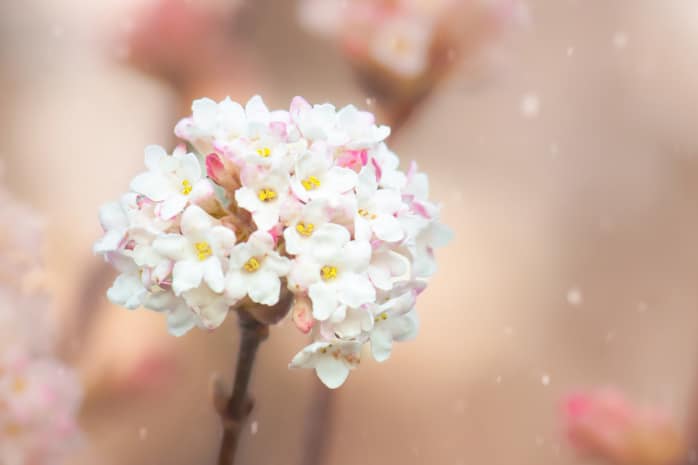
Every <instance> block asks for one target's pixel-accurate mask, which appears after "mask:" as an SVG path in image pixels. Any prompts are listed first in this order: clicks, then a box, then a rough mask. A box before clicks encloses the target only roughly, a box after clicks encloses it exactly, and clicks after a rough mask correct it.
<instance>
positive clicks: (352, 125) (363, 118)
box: [337, 105, 390, 149]
mask: <svg viewBox="0 0 698 465" xmlns="http://www.w3.org/2000/svg"><path fill="white" fill-rule="evenodd" d="M375 123H376V119H375V117H374V116H373V113H369V112H367V111H360V110H358V109H357V108H356V107H355V106H354V105H347V106H346V107H344V108H342V109H341V110H339V111H338V112H337V125H338V126H339V128H340V130H341V131H342V133H343V134H344V137H345V138H346V140H347V142H345V143H344V145H345V146H346V147H347V148H349V149H364V148H368V147H372V146H374V145H375V144H378V143H380V142H382V141H383V140H385V138H387V137H388V136H389V135H390V128H389V127H388V126H376V124H375Z"/></svg>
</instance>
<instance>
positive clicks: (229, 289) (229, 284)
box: [225, 270, 247, 301]
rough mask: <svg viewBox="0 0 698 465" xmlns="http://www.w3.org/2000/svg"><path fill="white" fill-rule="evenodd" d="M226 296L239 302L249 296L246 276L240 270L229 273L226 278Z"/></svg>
mask: <svg viewBox="0 0 698 465" xmlns="http://www.w3.org/2000/svg"><path fill="white" fill-rule="evenodd" d="M225 295H226V296H228V297H229V298H231V299H232V300H234V301H238V300H240V299H242V298H243V297H245V296H246V295H247V280H246V276H243V274H242V273H241V272H240V271H238V270H232V271H229V272H228V274H227V275H226V276H225Z"/></svg>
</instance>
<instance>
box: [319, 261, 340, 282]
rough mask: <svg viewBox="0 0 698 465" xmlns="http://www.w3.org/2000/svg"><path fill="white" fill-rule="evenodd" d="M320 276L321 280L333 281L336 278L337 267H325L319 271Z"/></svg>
mask: <svg viewBox="0 0 698 465" xmlns="http://www.w3.org/2000/svg"><path fill="white" fill-rule="evenodd" d="M320 275H321V276H322V279H323V280H325V281H332V280H333V279H335V278H337V267H336V266H330V265H325V266H323V267H322V269H321V270H320Z"/></svg>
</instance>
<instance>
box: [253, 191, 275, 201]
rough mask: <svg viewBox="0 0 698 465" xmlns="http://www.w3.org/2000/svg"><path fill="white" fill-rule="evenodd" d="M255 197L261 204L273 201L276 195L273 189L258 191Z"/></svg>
mask: <svg viewBox="0 0 698 465" xmlns="http://www.w3.org/2000/svg"><path fill="white" fill-rule="evenodd" d="M257 197H258V198H259V200H261V201H262V202H269V201H271V200H274V199H275V198H276V197H277V195H276V191H275V190H274V189H260V190H259V192H257Z"/></svg>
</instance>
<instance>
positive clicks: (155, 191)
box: [130, 172, 174, 202]
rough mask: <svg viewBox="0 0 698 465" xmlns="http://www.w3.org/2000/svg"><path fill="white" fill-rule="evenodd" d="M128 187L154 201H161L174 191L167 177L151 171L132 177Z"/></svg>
mask: <svg viewBox="0 0 698 465" xmlns="http://www.w3.org/2000/svg"><path fill="white" fill-rule="evenodd" d="M130 188H131V190H132V191H134V192H137V193H139V194H143V195H145V196H146V197H148V198H149V199H150V200H154V201H156V202H162V201H163V200H165V199H166V198H167V197H169V196H170V195H171V194H172V193H173V192H174V189H173V188H172V184H171V183H170V182H169V180H168V179H167V178H165V177H164V176H162V175H160V174H157V173H151V172H146V173H141V174H139V175H138V176H136V177H135V178H133V180H132V181H131V185H130Z"/></svg>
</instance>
